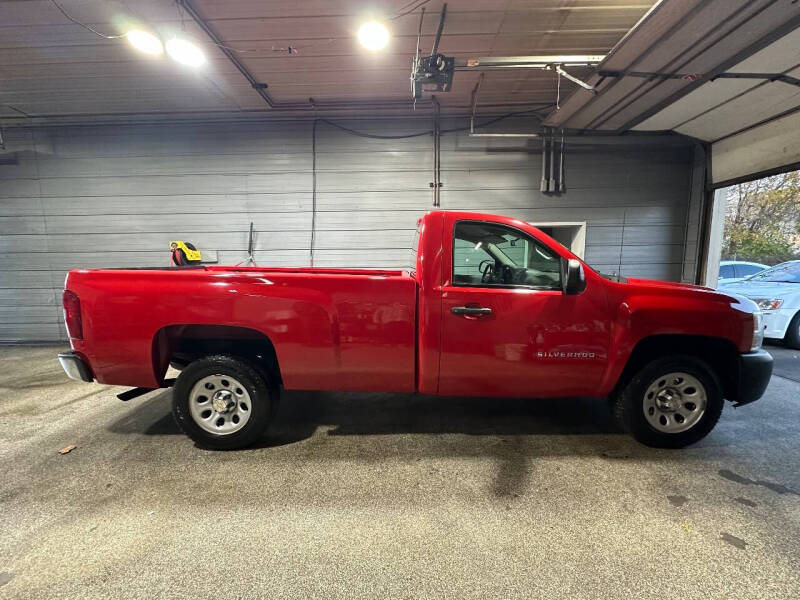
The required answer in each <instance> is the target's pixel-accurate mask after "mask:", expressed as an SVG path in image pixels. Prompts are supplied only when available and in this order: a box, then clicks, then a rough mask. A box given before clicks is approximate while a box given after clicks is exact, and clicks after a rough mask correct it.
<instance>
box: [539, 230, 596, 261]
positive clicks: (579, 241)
mask: <svg viewBox="0 0 800 600" xmlns="http://www.w3.org/2000/svg"><path fill="white" fill-rule="evenodd" d="M531 224H532V225H534V226H535V227H538V228H539V229H541V230H542V231H543V232H544V233H546V234H547V235H549V236H550V237H551V238H553V239H554V240H556V241H557V242H558V243H560V244H561V245H562V246H564V247H565V248H568V249H569V250H570V251H571V252H572V253H573V254H575V255H576V256H577V257H579V258H581V259H583V257H584V256H583V255H584V253H585V252H586V221H571V222H551V223H531Z"/></svg>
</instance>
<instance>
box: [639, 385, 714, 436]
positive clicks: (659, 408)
mask: <svg viewBox="0 0 800 600" xmlns="http://www.w3.org/2000/svg"><path fill="white" fill-rule="evenodd" d="M707 404H708V396H707V395H706V388H705V386H704V385H703V384H702V383H701V382H700V380H699V379H697V377H695V376H694V375H690V374H689V373H667V374H666V375H662V376H661V377H659V378H657V379H656V380H655V381H653V383H651V384H650V385H649V386H648V388H647V391H646V392H645V393H644V398H643V402H642V409H643V410H644V417H645V419H647V422H648V423H650V425H651V426H652V427H653V428H654V429H657V430H658V431H662V432H664V433H681V432H682V431H686V430H687V429H691V428H692V427H694V426H695V425H696V424H697V423H698V421H700V419H701V418H702V417H703V414H705V412H706V405H707Z"/></svg>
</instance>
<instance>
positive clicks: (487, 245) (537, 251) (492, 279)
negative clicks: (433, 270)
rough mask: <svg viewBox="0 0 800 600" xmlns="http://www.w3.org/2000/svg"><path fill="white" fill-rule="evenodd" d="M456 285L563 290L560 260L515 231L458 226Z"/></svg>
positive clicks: (470, 223) (491, 225) (469, 223)
mask: <svg viewBox="0 0 800 600" xmlns="http://www.w3.org/2000/svg"><path fill="white" fill-rule="evenodd" d="M453 285H457V286H458V285H461V286H471V287H508V286H520V287H528V288H535V289H561V257H560V256H559V255H558V254H556V253H555V252H553V251H552V250H550V249H549V248H548V247H546V246H544V245H543V244H541V243H540V242H539V241H537V240H535V239H534V238H532V237H531V236H529V235H527V234H526V233H523V232H522V231H520V230H518V229H514V228H513V227H507V226H505V225H498V224H495V223H484V222H480V221H459V222H458V223H456V227H455V232H454V239H453Z"/></svg>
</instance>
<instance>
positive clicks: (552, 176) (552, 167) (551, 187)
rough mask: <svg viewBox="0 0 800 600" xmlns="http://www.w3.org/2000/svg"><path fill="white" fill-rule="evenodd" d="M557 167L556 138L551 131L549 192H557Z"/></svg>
mask: <svg viewBox="0 0 800 600" xmlns="http://www.w3.org/2000/svg"><path fill="white" fill-rule="evenodd" d="M555 165H556V138H555V137H553V130H552V129H551V130H550V182H549V183H548V185H547V191H549V192H555V191H556V176H555Z"/></svg>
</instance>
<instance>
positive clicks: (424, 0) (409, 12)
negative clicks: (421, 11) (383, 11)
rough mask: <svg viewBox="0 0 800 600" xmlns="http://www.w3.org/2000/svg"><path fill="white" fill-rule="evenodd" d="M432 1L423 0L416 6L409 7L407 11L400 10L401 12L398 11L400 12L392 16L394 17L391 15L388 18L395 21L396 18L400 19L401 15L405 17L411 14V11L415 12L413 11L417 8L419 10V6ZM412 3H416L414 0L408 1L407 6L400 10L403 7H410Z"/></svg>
mask: <svg viewBox="0 0 800 600" xmlns="http://www.w3.org/2000/svg"><path fill="white" fill-rule="evenodd" d="M430 1H431V0H422V2H420V3H419V4H417V5H416V6H414V7H413V8H409V9H408V10H407V11H405V12H400V13H398V14H396V15H394V16H392V17H389V18H388V19H387V20H389V21H394V20H395V19H399V18H400V17H405V16H406V15H410V14H411V13H413V12H414V11H415V10H417V9H418V8H421V7H423V6H425V5H426V4H428V2H430ZM410 4H414V3H413V2H409V3H408V4H406V5H405V6H403V7H401V8H400V9H399V10H400V11H402V10H403V9H405V8H406V7H408V6H409V5H410Z"/></svg>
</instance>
